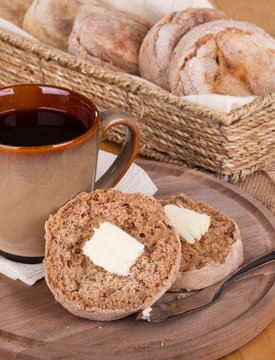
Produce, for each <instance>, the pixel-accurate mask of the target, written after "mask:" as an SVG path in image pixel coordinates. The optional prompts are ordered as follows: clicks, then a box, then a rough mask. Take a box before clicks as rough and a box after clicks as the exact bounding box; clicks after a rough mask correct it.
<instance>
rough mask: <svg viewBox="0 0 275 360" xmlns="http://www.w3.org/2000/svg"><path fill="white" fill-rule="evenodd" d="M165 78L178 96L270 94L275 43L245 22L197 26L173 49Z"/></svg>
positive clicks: (274, 74)
mask: <svg viewBox="0 0 275 360" xmlns="http://www.w3.org/2000/svg"><path fill="white" fill-rule="evenodd" d="M169 78H170V86H171V91H172V93H173V94H176V95H179V96H181V95H192V94H221V95H233V96H248V95H260V96H261V95H266V94H269V93H270V92H272V91H274V89H275V41H274V39H273V38H272V37H271V36H270V35H268V34H267V33H265V32H264V31H263V30H262V29H260V28H258V27H257V26H256V25H253V24H250V23H248V22H242V21H234V20H216V21H212V22H209V23H205V24H202V25H198V26H196V27H195V28H193V29H192V30H190V31H189V32H188V33H187V34H186V35H184V36H183V37H182V38H181V40H180V41H179V42H178V44H177V46H176V47H175V49H174V52H173V54H172V56H171V61H170V68H169Z"/></svg>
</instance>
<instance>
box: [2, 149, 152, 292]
mask: <svg viewBox="0 0 275 360" xmlns="http://www.w3.org/2000/svg"><path fill="white" fill-rule="evenodd" d="M114 158H115V155H113V154H110V153H107V152H105V151H99V157H98V167H97V178H98V177H100V176H101V175H102V174H103V173H104V172H105V170H106V169H107V168H108V167H109V166H110V164H111V163H112V162H113V160H114ZM115 188H117V189H120V190H122V191H124V192H126V193H132V192H142V193H144V194H147V195H149V196H153V195H154V194H155V193H156V192H157V190H158V189H157V187H156V186H155V184H154V183H153V182H152V180H151V179H150V177H149V176H148V175H147V173H146V172H145V171H144V170H143V169H142V168H141V167H139V166H137V165H136V164H132V165H131V166H130V168H129V170H128V171H127V173H126V174H125V175H124V177H123V178H122V179H121V180H120V182H119V183H118V184H117V186H116V187H115ZM18 236H19V234H18ZM0 273H2V274H3V275H5V276H7V277H9V278H11V279H13V280H16V279H19V280H21V281H22V282H24V283H25V284H27V285H33V284H34V283H35V282H36V281H37V280H39V279H41V278H42V277H44V264H21V263H17V262H14V261H10V260H7V259H6V258H4V257H2V256H0Z"/></svg>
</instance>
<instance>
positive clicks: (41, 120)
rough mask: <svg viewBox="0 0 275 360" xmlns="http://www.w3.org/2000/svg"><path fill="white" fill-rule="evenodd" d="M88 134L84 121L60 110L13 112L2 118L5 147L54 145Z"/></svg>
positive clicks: (1, 140)
mask: <svg viewBox="0 0 275 360" xmlns="http://www.w3.org/2000/svg"><path fill="white" fill-rule="evenodd" d="M86 131H87V128H86V127H85V125H84V124H83V123H82V122H81V121H79V120H77V119H75V118H73V117H71V116H69V115H67V114H65V113H64V112H61V111H58V110H52V109H49V110H48V109H41V110H30V111H20V112H19V111H18V112H17V111H16V112H15V111H14V112H9V113H7V114H2V115H0V144H4V145H11V146H42V145H52V144H57V143H61V142H66V141H68V140H71V139H73V138H75V137H77V136H80V135H82V134H83V133H84V132H86Z"/></svg>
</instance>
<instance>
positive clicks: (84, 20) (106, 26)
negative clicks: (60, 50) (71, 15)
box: [68, 4, 151, 75]
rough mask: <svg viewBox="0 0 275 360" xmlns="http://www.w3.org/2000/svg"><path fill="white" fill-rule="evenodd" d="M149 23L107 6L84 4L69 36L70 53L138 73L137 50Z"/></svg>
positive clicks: (114, 68) (113, 68)
mask: <svg viewBox="0 0 275 360" xmlns="http://www.w3.org/2000/svg"><path fill="white" fill-rule="evenodd" d="M150 26H151V25H150V23H148V22H147V21H145V20H143V19H141V18H140V17H138V16H136V15H133V14H130V13H126V12H124V11H119V10H115V9H113V8H111V7H110V6H107V5H101V4H95V5H93V6H89V7H83V8H82V9H81V10H80V12H79V14H78V15H77V18H76V20H75V24H74V28H73V32H72V34H71V36H70V39H69V48H68V50H69V53H71V54H73V55H76V56H78V57H80V58H82V59H85V60H88V61H90V62H92V63H94V64H96V65H100V66H104V67H107V68H110V69H112V70H116V71H124V72H128V73H130V74H136V75H137V74H138V73H139V71H138V53H139V49H140V45H141V42H142V40H143V38H144V36H145V35H146V33H147V32H148V30H149V29H150Z"/></svg>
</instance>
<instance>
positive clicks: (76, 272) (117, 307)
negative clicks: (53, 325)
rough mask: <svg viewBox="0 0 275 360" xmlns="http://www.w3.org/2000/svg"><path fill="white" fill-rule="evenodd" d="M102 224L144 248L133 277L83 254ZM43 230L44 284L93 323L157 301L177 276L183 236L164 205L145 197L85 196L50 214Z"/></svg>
mask: <svg viewBox="0 0 275 360" xmlns="http://www.w3.org/2000/svg"><path fill="white" fill-rule="evenodd" d="M104 221H108V222H110V223H112V224H114V225H116V226H118V227H120V228H121V229H122V230H124V231H126V232H127V233H128V234H130V235H131V236H133V237H134V238H135V239H136V240H138V241H139V242H141V243H142V244H144V246H145V248H144V251H143V253H142V255H141V256H139V257H138V259H137V260H136V262H135V264H134V265H132V267H131V269H130V271H131V273H132V275H130V276H119V275H116V274H113V273H111V272H108V271H106V270H104V269H103V268H102V267H100V266H96V265H94V264H93V262H92V261H91V260H90V258H89V257H87V256H86V255H84V254H83V252H82V248H83V246H84V245H85V243H86V242H87V241H88V240H89V239H90V238H91V237H92V236H93V233H94V230H93V229H94V228H98V227H99V226H100V224H101V223H102V222H104ZM45 228H46V236H45V238H46V253H45V260H44V262H45V278H46V282H47V284H48V286H49V288H50V290H51V291H52V292H53V294H54V296H55V298H56V300H57V301H59V302H60V303H61V304H62V305H63V306H64V307H65V308H66V309H68V310H69V311H71V312H72V313H73V314H75V315H78V316H81V317H85V318H88V319H92V320H114V319H118V318H121V317H124V316H127V315H129V314H131V313H134V312H136V311H138V310H140V309H144V308H146V307H148V306H150V305H151V304H152V303H154V302H155V301H156V300H157V299H158V298H160V297H161V296H162V295H163V294H164V293H165V291H166V290H167V289H168V288H169V287H170V286H171V284H172V282H173V281H174V280H175V278H176V276H177V273H178V270H179V263H180V254H181V250H180V241H179V237H178V235H177V233H176V231H175V230H174V228H173V226H171V224H170V222H169V220H168V218H167V217H166V215H165V213H164V211H163V209H162V207H161V205H160V204H159V203H158V202H157V201H156V200H154V199H152V198H150V197H148V196H146V195H144V194H140V193H135V194H124V193H122V192H121V191H119V190H114V189H109V190H97V191H94V192H92V193H90V194H87V193H81V194H79V195H78V196H77V197H76V198H74V199H73V200H71V201H70V202H68V203H67V204H66V205H65V206H63V207H62V208H61V209H59V210H58V212H57V213H56V214H55V215H53V216H51V217H50V218H49V220H48V221H47V223H46V226H45ZM122 251H123V250H122Z"/></svg>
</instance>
